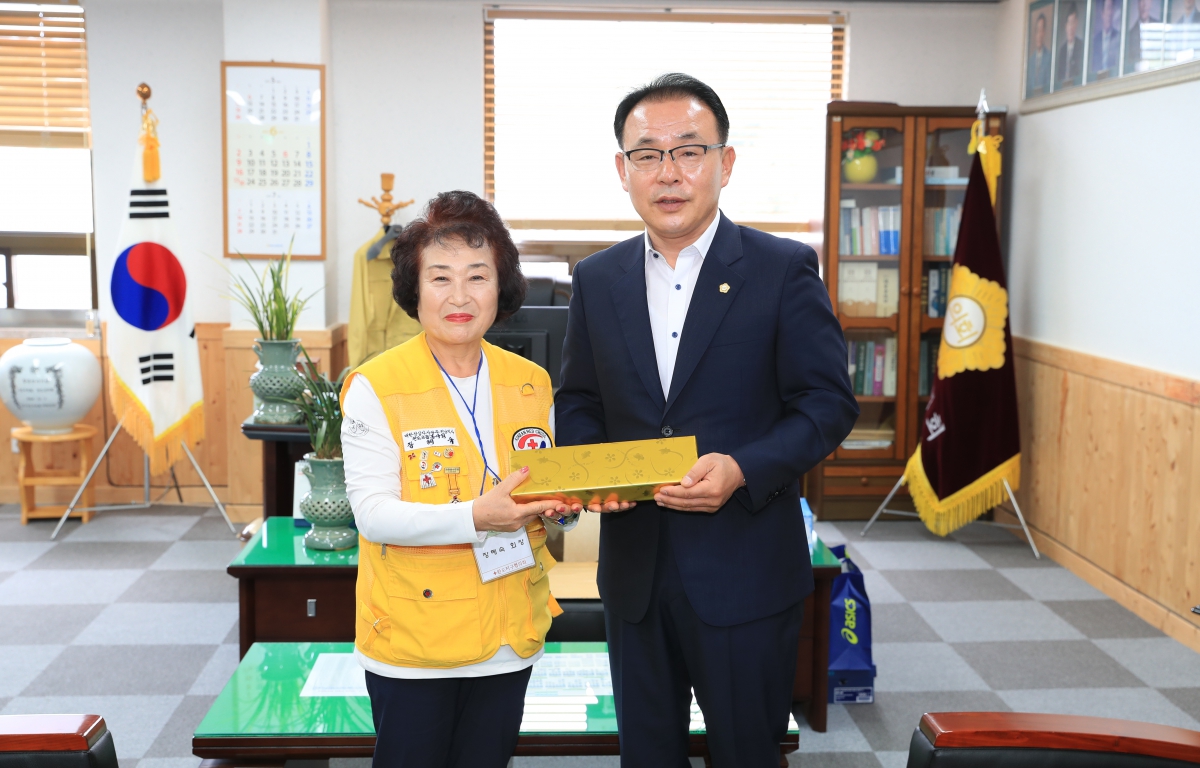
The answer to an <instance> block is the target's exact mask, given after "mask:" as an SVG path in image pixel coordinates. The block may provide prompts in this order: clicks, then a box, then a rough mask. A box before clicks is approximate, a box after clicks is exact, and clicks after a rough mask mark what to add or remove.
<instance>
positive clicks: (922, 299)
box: [909, 117, 974, 446]
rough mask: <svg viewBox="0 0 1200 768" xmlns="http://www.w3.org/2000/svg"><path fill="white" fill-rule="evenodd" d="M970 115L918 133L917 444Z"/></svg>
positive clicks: (966, 172)
mask: <svg viewBox="0 0 1200 768" xmlns="http://www.w3.org/2000/svg"><path fill="white" fill-rule="evenodd" d="M973 122H974V120H973V119H971V118H961V117H960V118H932V117H931V118H928V119H927V120H926V121H924V123H923V125H922V128H921V129H919V130H918V136H917V145H918V147H917V158H916V160H917V163H918V165H919V166H920V168H921V171H920V173H921V177H920V178H919V179H917V180H916V181H917V182H918V184H917V190H916V197H917V199H918V201H919V203H920V208H919V209H918V210H916V211H915V212H914V220H913V230H914V231H913V235H914V239H913V251H914V259H913V269H914V271H913V273H912V275H913V294H914V295H913V299H914V301H913V316H914V317H915V322H914V323H913V326H914V328H915V329H916V332H917V335H918V338H917V340H916V345H917V348H916V350H915V352H916V353H917V364H916V366H914V369H915V373H916V376H915V378H916V380H915V381H913V382H911V383H912V386H914V388H915V389H916V393H917V399H916V408H915V412H914V413H913V417H914V420H913V421H912V424H913V425H914V427H913V429H912V430H911V432H912V434H911V435H910V440H909V443H910V445H911V446H915V445H916V441H917V439H918V433H919V432H920V424H921V421H922V420H923V418H924V413H925V406H926V404H927V403H928V402H929V393H930V390H931V389H932V387H933V382H934V380H935V378H936V376H937V354H938V347H939V345H940V344H941V335H942V323H943V318H944V317H945V313H946V303H947V301H948V300H949V293H950V269H951V265H952V262H953V260H954V251H955V249H956V247H957V245H958V231H959V225H960V223H961V221H962V210H963V200H964V199H965V198H966V193H967V180H968V177H969V176H970V174H971V163H972V162H973V161H974V157H973V156H972V155H970V154H968V152H967V148H968V146H969V145H970V142H971V124H972V123H973Z"/></svg>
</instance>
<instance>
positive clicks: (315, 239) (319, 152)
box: [221, 61, 325, 259]
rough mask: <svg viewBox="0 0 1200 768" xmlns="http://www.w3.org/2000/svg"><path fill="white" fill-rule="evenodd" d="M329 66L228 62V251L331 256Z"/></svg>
mask: <svg viewBox="0 0 1200 768" xmlns="http://www.w3.org/2000/svg"><path fill="white" fill-rule="evenodd" d="M324 90H325V67H324V66H323V65H320V64H276V63H256V62H234V61H223V62H221V91H222V106H221V128H222V131H221V149H222V153H223V155H224V159H223V167H222V171H223V172H222V177H223V179H224V202H225V256H226V257H227V258H239V257H240V256H245V257H247V258H278V257H280V256H282V255H283V254H284V253H285V252H286V251H287V249H288V246H289V244H290V245H291V249H292V258H295V259H323V258H325V122H324V120H323V114H322V100H323V96H324Z"/></svg>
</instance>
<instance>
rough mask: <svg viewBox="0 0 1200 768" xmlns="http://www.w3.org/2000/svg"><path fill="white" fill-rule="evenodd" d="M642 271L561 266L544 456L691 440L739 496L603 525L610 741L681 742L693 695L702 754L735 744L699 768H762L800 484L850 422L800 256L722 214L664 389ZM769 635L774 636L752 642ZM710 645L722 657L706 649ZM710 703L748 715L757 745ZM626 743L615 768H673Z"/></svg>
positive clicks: (621, 262) (609, 259)
mask: <svg viewBox="0 0 1200 768" xmlns="http://www.w3.org/2000/svg"><path fill="white" fill-rule="evenodd" d="M646 258H647V257H646V252H645V240H644V237H643V236H641V235H639V236H637V237H635V238H632V239H630V240H627V241H625V242H623V243H619V244H617V245H615V246H613V247H612V248H609V249H608V250H606V251H602V252H600V253H597V254H594V255H592V256H589V257H588V258H586V259H584V260H583V261H581V262H579V264H577V265H576V267H575V271H574V274H573V280H572V283H573V291H572V296H571V307H570V311H569V313H568V316H567V334H566V341H565V343H564V344H563V367H562V377H561V383H562V385H561V387H560V388H559V390H558V393H557V395H556V397H555V419H556V426H557V442H558V443H559V445H582V444H588V443H604V442H618V441H622V440H648V439H655V438H660V437H672V436H683V435H694V436H695V438H696V447H697V450H698V452H699V454H700V455H705V454H708V453H720V454H727V455H729V456H731V457H732V458H733V459H734V461H736V462H737V464H738V466H739V467H740V468H741V471H742V473H743V474H744V476H745V485H744V486H743V487H741V488H739V489H737V490H735V491H734V492H733V496H732V497H730V499H729V500H728V501H727V502H726V503H725V504H724V505H723V506H722V507H721V508H720V509H718V510H717V511H715V512H713V513H711V514H707V513H691V514H684V513H676V512H672V511H670V510H667V509H665V508H662V507H659V506H657V505H656V504H654V503H652V502H651V503H642V504H638V505H637V506H636V507H635V508H633V509H630V510H627V511H625V512H612V513H605V514H603V515H602V516H601V520H600V562H599V567H598V569H597V573H596V582H597V586H598V587H599V589H600V596H601V598H602V599H603V600H604V610H605V616H606V621H607V625H608V632H609V642H610V644H611V645H613V647H614V655H613V657H612V667H613V675H614V678H616V680H615V681H614V684H617V685H623V686H624V687H623V688H621V709H622V710H624V711H623V713H622V714H620V716H619V717H620V722H621V725H622V728H623V729H625V730H627V731H628V733H623V734H622V736H623V738H625V740H626V741H627V742H628V740H629V739H631V738H632V739H640V738H641V737H640V736H636V735H633V734H634V730H633V729H638V730H639V731H640V728H641V725H642V724H643V721H646V722H653V723H658V724H659V725H660V726H661V727H660V728H659V730H658V733H657V734H656V736H657V740H658V741H659V742H661V741H664V740H668V741H672V742H673V743H680V740H681V739H684V738H685V735H686V719H685V720H684V721H682V722H681V721H679V719H678V718H679V714H678V713H679V711H680V710H679V708H678V706H677V705H678V703H679V700H680V698H681V697H684V696H686V694H687V687H688V685H689V684H691V685H693V686H694V687H695V688H696V692H697V694H698V696H699V701H700V705H701V707H702V708H704V709H705V710H706V712H705V714H706V720H707V724H708V733H709V738H710V740H714V742H716V743H719V744H724V743H726V742H728V741H729V740H732V741H733V742H734V747H733V749H735V750H736V752H735V753H734V754H733V755H729V756H722V755H721V754H718V755H717V756H716V758H715V760H714V765H716V766H717V768H733V766H738V767H739V768H740V767H741V766H747V767H751V766H759V765H762V766H764V768H765V766H766V765H776V764H777V763H776V762H770V763H764V762H762V760H766V759H767V757H766V755H767V752H768V751H775V750H778V744H779V741H778V739H777V738H776V737H775V729H780V728H782V727H783V725H784V724H785V723H786V721H787V711H788V707H787V704H788V702H787V701H786V700H783V699H780V698H779V696H778V695H777V694H776V693H775V688H774V686H785V687H790V685H791V681H792V677H793V675H794V671H795V663H796V659H795V656H796V644H797V632H798V628H799V618H798V617H799V606H801V605H802V604H803V601H804V598H805V597H806V596H807V595H808V594H809V593H810V592H812V589H813V576H812V567H811V564H810V563H809V558H808V546H807V536H806V535H805V530H804V522H803V518H802V515H801V513H800V488H799V478H800V477H801V476H802V475H803V474H804V473H805V472H807V471H808V470H810V469H811V468H812V467H814V466H815V465H816V464H817V463H819V462H820V461H821V459H822V458H824V457H825V456H827V455H829V454H830V453H831V452H832V451H834V450H835V449H836V448H837V446H838V445H839V444H840V443H841V442H842V440H843V439H844V438H845V437H846V435H847V434H849V432H850V429H851V427H853V425H854V422H855V419H856V418H857V416H858V406H857V403H856V402H855V399H854V393H853V390H852V387H851V386H850V377H849V373H848V371H847V367H846V343H845V338H844V336H843V333H842V328H841V325H840V324H839V323H838V320H837V317H836V316H835V315H834V313H833V308H832V306H831V305H830V302H829V293H828V291H827V290H826V289H825V286H824V284H823V283H822V282H821V278H820V275H819V272H818V265H817V256H816V253H814V252H813V250H812V249H811V248H809V247H808V246H806V245H803V244H801V243H797V242H795V241H789V240H783V239H781V238H777V237H773V236H771V235H768V234H766V233H763V232H758V231H756V230H754V229H750V228H747V227H739V226H737V225H736V224H734V223H733V222H731V221H730V220H729V219H727V218H725V217H724V216H721V218H720V223H719V224H718V226H717V230H716V235H715V236H714V238H713V241H712V244H711V246H710V247H709V250H708V253H707V254H706V255H705V257H704V261H703V263H702V264H701V266H700V271H699V273H698V274H697V276H696V286H695V291H694V293H693V294H692V299H691V303H690V305H689V307H688V310H687V316H686V318H685V320H684V323H683V328H682V330H681V331H680V332H679V346H678V354H677V356H676V358H675V367H674V370H673V372H672V376H671V380H670V387H669V391H668V392H666V393H664V392H663V387H662V381H661V378H660V376H659V370H658V364H657V357H656V353H655V346H654V340H653V337H652V332H651V327H650V315H649V308H648V306H647V303H646V302H647V298H646V273H645V264H646V261H645V260H646ZM668 555H669V557H667V556H668ZM664 558H667V559H665V560H664ZM664 600H665V602H664ZM652 606H654V607H652ZM664 606H668V608H666V609H664ZM664 610H667V613H666V614H664V612H663V611H664ZM784 614H788V615H789V616H791V617H792V618H791V619H790V621H792V622H794V623H795V626H796V629H793V630H789V629H788V626H790V624H789V621H788V620H783V619H781V618H780V617H781V616H782V615H784ZM664 616H669V617H670V621H666V622H664V619H663V617H664ZM776 621H778V622H779V623H781V626H778V627H775V628H773V629H772V628H768V625H771V626H774V625H772V622H776ZM660 624H661V625H662V626H661V627H659V625H660ZM681 627H682V628H683V629H681ZM722 633H723V634H724V637H725V638H726V640H725V641H724V642H726V643H727V644H728V650H725V651H720V652H719V651H718V650H717V649H718V648H719V647H720V646H719V643H720V642H722V641H719V640H717V639H715V638H719V637H720V636H721V634H722ZM643 634H645V635H646V637H645V638H643V636H642V635H643ZM684 635H686V637H684ZM768 640H769V642H768ZM720 653H724V654H725V655H724V657H723V658H721V657H720ZM626 664H629V665H632V666H631V668H630V669H633V671H630V669H626ZM636 665H642V666H644V667H645V669H640V668H638V669H634V667H636ZM722 675H723V676H724V678H725V679H727V681H728V682H723V680H722ZM664 676H665V677H664ZM643 677H644V678H645V682H642V679H643ZM618 681H619V682H618ZM664 681H665V682H664ZM631 685H632V686H634V687H630V686H631ZM722 686H725V687H724V688H722ZM781 690H782V689H781ZM710 691H711V693H710ZM664 697H666V699H669V700H670V702H671V703H670V704H669V705H668V704H665V703H663V699H664ZM645 702H652V703H645ZM684 703H685V704H686V701H685V702H684ZM721 707H728V708H731V709H732V710H734V711H736V710H743V711H745V712H746V713H749V715H754V713H758V716H759V719H760V722H761V727H760V730H759V732H758V734H757V735H754V734H753V733H752V732H753V729H752V728H750V727H749V726H747V727H742V724H741V722H740V720H739V719H738V718H740V715H738V717H733V715H732V714H731V715H730V718H725V717H724V716H723V715H722V714H721V712H720V708H721ZM710 713H711V714H710ZM665 718H670V719H669V721H668V720H666V719H665ZM635 721H636V722H635ZM782 733H783V732H782V730H780V731H779V735H780V737H782ZM768 737H769V738H768ZM751 738H753V741H754V743H753V744H752V745H751V744H749V743H745V744H743V743H742V742H743V740H744V739H751ZM642 741H645V740H642ZM642 741H638V743H636V744H634V743H627V745H626V746H625V748H624V749H623V750H622V758H621V759H622V762H623V764H624V765H626V766H633V765H656V766H657V765H671V766H674V765H678V763H677V762H671V760H674V758H673V757H671V758H668V759H667V761H666V762H656V761H655V760H654V759H653V758H645V757H644V756H643V754H641V753H642V751H643V750H650V749H651V748H652V747H651V745H650V744H643V743H642ZM721 748H724V747H721ZM653 754H657V753H653ZM776 754H777V753H776ZM760 755H761V756H762V757H759V756H760ZM776 759H777V758H776Z"/></svg>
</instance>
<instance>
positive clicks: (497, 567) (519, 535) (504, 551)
mask: <svg viewBox="0 0 1200 768" xmlns="http://www.w3.org/2000/svg"><path fill="white" fill-rule="evenodd" d="M474 550H475V564H476V565H478V566H479V578H480V579H481V580H482V581H483V583H484V584H487V583H488V582H489V581H495V580H496V579H498V578H500V577H501V576H507V575H508V574H510V573H517V572H518V571H523V570H525V569H526V568H532V567H533V566H534V565H536V564H537V561H536V560H535V559H534V557H533V547H531V546H530V545H529V534H528V532H526V530H525V529H524V528H522V529H521V530H519V531H513V532H512V533H494V534H492V535H490V536H488V538H487V540H486V541H484V542H483V543H482V544H478V543H477V544H475V546H474Z"/></svg>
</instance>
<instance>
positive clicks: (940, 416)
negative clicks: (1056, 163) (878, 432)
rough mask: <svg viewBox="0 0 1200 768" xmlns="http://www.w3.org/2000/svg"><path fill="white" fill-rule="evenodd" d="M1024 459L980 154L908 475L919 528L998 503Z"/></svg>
mask: <svg viewBox="0 0 1200 768" xmlns="http://www.w3.org/2000/svg"><path fill="white" fill-rule="evenodd" d="M993 151H994V148H993ZM997 159H998V158H997ZM1020 451H1021V445H1020V436H1019V433H1018V428H1017V385H1016V379H1015V377H1014V376H1013V357H1012V334H1011V333H1010V332H1009V327H1008V290H1007V288H1006V283H1005V280H1004V264H1003V262H1001V260H1000V238H999V235H998V234H997V232H996V217H995V213H994V212H993V210H992V202H991V196H990V194H989V190H988V181H987V178H986V176H985V174H984V170H983V167H982V165H981V164H980V156H979V155H978V154H977V155H976V156H975V159H974V160H973V162H972V164H971V178H970V182H969V183H968V185H967V191H966V199H965V200H964V201H963V210H962V224H961V226H960V229H959V234H958V245H957V247H956V248H955V250H954V263H953V267H952V274H951V278H950V291H949V299H948V301H947V303H946V311H945V325H944V327H943V330H942V341H941V346H940V347H939V349H938V357H937V377H936V378H935V379H934V382H933V388H932V391H931V392H930V396H929V404H928V405H927V406H926V408H925V416H924V419H923V423H922V426H921V440H920V442H919V443H918V445H917V450H916V452H915V453H914V454H913V455H912V457H911V458H910V459H909V460H908V466H907V467H906V468H905V480H906V481H907V483H908V488H909V493H910V494H911V495H912V499H913V503H914V504H915V505H916V507H917V511H918V512H919V513H920V515H921V520H922V521H924V523H925V525H926V526H927V527H928V528H929V530H931V531H933V532H934V533H936V534H938V535H939V536H945V535H946V534H948V533H950V532H951V531H953V530H955V529H957V528H961V527H962V526H964V525H966V524H967V523H970V522H971V521H973V520H975V519H976V518H978V517H979V516H980V515H982V514H983V513H984V512H987V511H988V510H990V509H991V508H992V507H994V506H996V505H997V504H999V503H1001V502H1002V501H1004V500H1005V498H1006V495H1007V494H1006V491H1005V488H1004V482H1005V481H1006V480H1007V481H1008V483H1009V484H1010V485H1011V486H1012V488H1013V489H1014V490H1015V489H1016V488H1017V486H1018V484H1019V480H1020V470H1021V455H1020Z"/></svg>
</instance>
